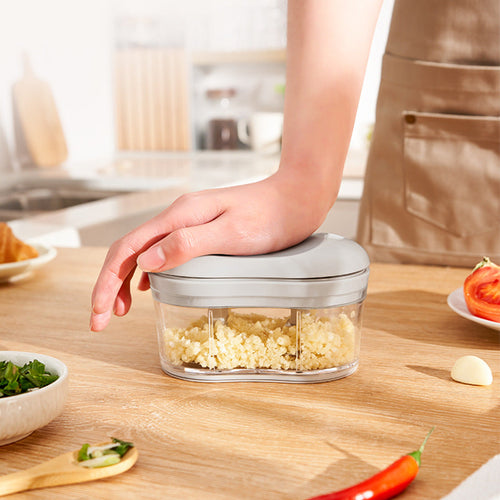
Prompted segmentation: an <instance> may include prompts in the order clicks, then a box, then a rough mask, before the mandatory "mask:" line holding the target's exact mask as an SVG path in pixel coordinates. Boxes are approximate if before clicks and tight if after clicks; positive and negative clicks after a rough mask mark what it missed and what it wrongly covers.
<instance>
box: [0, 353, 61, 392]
mask: <svg viewBox="0 0 500 500" xmlns="http://www.w3.org/2000/svg"><path fill="white" fill-rule="evenodd" d="M58 378H59V375H53V374H52V373H49V372H48V371H47V370H46V369H45V365H44V364H43V363H41V362H40V361H38V360H37V359H35V360H33V361H30V362H29V363H26V364H25V365H24V366H17V365H16V364H14V363H13V362H12V361H0V398H2V397H6V396H15V395H16V394H23V393H25V392H28V391H32V390H35V389H40V388H41V387H45V386H46V385H49V384H51V383H52V382H54V381H55V380H57V379H58Z"/></svg>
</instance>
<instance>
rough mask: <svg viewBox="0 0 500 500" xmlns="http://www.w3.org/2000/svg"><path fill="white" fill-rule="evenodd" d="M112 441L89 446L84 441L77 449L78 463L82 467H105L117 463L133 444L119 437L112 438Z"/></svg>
mask: <svg viewBox="0 0 500 500" xmlns="http://www.w3.org/2000/svg"><path fill="white" fill-rule="evenodd" d="M112 440H113V442H111V443H106V444H103V445H101V446H90V445H89V444H88V443H85V444H84V445H83V446H82V447H81V448H80V450H79V451H78V455H77V460H78V465H81V466H83V467H106V466H107V465H114V464H117V463H118V462H119V461H120V460H121V458H122V457H123V455H125V453H127V451H128V450H129V449H130V448H133V446H134V444H133V443H130V442H128V441H122V440H121V439H117V438H112Z"/></svg>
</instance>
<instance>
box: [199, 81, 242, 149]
mask: <svg viewBox="0 0 500 500" xmlns="http://www.w3.org/2000/svg"><path fill="white" fill-rule="evenodd" d="M205 96H206V103H207V104H206V105H207V117H208V119H207V125H206V147H207V149H212V150H224V149H238V148H239V146H238V116H237V112H236V109H235V105H234V101H235V98H236V89H234V88H226V89H224V88H222V89H210V90H207V91H206V93H205Z"/></svg>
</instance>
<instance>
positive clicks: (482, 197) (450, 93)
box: [357, 0, 500, 266]
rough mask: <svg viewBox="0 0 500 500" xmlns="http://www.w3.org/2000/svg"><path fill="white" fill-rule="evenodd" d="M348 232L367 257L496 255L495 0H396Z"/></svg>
mask: <svg viewBox="0 0 500 500" xmlns="http://www.w3.org/2000/svg"><path fill="white" fill-rule="evenodd" d="M357 239H358V241H359V242H360V243H361V244H362V245H363V246H364V247H365V249H366V250H367V251H368V253H369V255H370V258H371V259H372V261H385V262H404V263H422V264H424V263H425V264H439V265H453V266H472V265H474V264H476V263H477V262H478V261H479V260H480V259H481V257H482V256H483V255H487V256H489V257H490V258H491V259H492V260H493V261H496V262H499V263H500V1H499V0H475V1H474V0H396V2H395V5H394V12H393V16H392V22H391V28H390V33H389V38H388V41H387V47H386V53H385V55H384V58H383V63H382V77H381V83H380V89H379V96H378V101H377V110H376V123H375V129H374V133H373V140H372V145H371V148H370V154H369V158H368V163H367V170H366V177H365V186H364V191H363V197H362V201H361V209H360V217H359V225H358V236H357Z"/></svg>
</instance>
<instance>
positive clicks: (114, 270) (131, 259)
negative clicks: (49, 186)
mask: <svg viewBox="0 0 500 500" xmlns="http://www.w3.org/2000/svg"><path fill="white" fill-rule="evenodd" d="M206 199H210V201H211V202H210V203H206V202H205V200H206ZM214 200H215V201H214ZM218 213H220V208H219V203H218V202H217V196H215V197H214V196H209V197H208V198H207V192H205V193H203V192H202V193H193V194H191V195H185V196H181V197H180V198H178V199H177V200H176V201H175V202H174V203H173V204H172V205H171V206H170V207H168V208H167V209H166V210H164V211H163V212H162V213H161V214H159V215H157V216H156V217H154V218H153V219H151V220H150V221H148V222H146V223H145V224H143V225H142V226H139V227H138V228H136V229H134V230H133V231H131V232H130V233H128V234H127V235H125V236H124V237H123V238H121V239H120V240H118V241H117V242H115V243H113V245H111V248H110V250H109V251H108V254H107V256H106V259H105V261H104V265H103V267H102V270H101V273H100V274H99V277H98V278H97V281H96V284H95V286H94V291H93V294H92V310H93V311H94V313H96V314H102V313H104V312H105V311H108V310H109V309H111V308H112V307H113V305H114V303H115V299H116V297H117V295H118V292H119V290H120V289H121V287H122V283H123V281H124V280H125V279H126V277H127V276H128V275H129V274H130V273H133V271H134V269H135V266H136V259H137V256H138V255H139V254H141V253H142V252H143V251H144V250H145V249H146V248H149V247H150V246H151V245H154V243H156V242H157V241H159V240H160V239H161V238H163V237H164V236H165V235H166V234H169V233H170V232H171V231H174V230H175V229H177V228H178V227H184V226H187V225H191V224H198V223H203V222H207V221H210V220H212V219H213V218H214V217H216V216H217V214H218Z"/></svg>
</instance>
